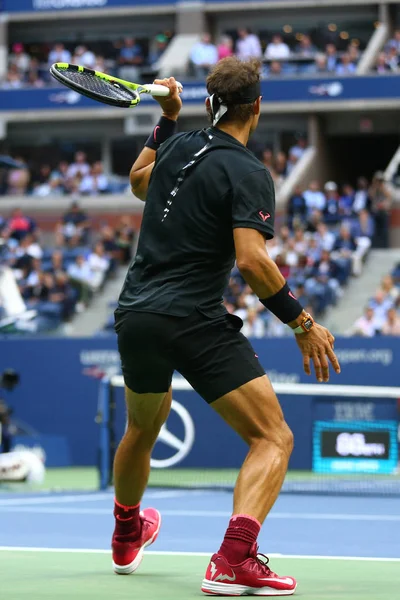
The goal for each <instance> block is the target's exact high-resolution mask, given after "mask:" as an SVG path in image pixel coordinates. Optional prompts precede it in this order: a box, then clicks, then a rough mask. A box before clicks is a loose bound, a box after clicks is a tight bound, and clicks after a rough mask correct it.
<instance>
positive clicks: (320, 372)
mask: <svg viewBox="0 0 400 600" xmlns="http://www.w3.org/2000/svg"><path fill="white" fill-rule="evenodd" d="M295 337H296V342H297V344H298V346H299V348H300V351H301V353H302V355H303V367H304V371H305V373H306V374H307V375H311V364H310V363H311V362H313V363H314V370H315V375H316V377H317V380H318V381H319V382H322V381H325V382H326V381H329V362H330V363H331V364H332V366H333V368H334V370H335V372H336V373H340V365H339V361H338V359H337V358H336V354H335V353H334V351H333V344H334V341H335V338H334V337H333V335H332V334H331V332H330V331H328V329H326V328H325V327H322V326H321V325H318V323H314V326H313V328H312V329H311V330H310V331H309V332H308V333H299V334H297V335H296V336H295Z"/></svg>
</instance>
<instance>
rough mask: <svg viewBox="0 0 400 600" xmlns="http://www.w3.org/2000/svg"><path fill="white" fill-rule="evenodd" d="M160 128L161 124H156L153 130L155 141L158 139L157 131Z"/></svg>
mask: <svg viewBox="0 0 400 600" xmlns="http://www.w3.org/2000/svg"><path fill="white" fill-rule="evenodd" d="M159 129H160V126H159V125H156V126H155V127H154V131H153V139H154V141H155V142H156V141H157V131H158V130H159Z"/></svg>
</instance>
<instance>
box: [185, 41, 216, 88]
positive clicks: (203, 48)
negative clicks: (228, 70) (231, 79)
mask: <svg viewBox="0 0 400 600" xmlns="http://www.w3.org/2000/svg"><path fill="white" fill-rule="evenodd" d="M190 60H191V63H192V65H193V67H194V69H195V74H196V76H197V77H200V76H205V75H207V74H208V72H209V70H210V68H211V67H212V66H213V65H215V64H216V63H217V62H218V50H217V47H216V46H215V44H213V43H212V42H211V36H210V35H209V34H208V33H203V35H202V36H201V41H200V42H197V44H195V45H194V46H193V48H192V51H191V53H190Z"/></svg>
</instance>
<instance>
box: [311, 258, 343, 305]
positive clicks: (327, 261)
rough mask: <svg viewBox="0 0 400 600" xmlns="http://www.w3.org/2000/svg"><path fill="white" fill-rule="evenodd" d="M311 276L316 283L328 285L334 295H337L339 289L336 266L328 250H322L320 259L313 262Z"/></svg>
mask: <svg viewBox="0 0 400 600" xmlns="http://www.w3.org/2000/svg"><path fill="white" fill-rule="evenodd" d="M312 274H313V276H314V277H315V279H316V280H317V281H318V282H320V283H323V284H325V285H328V286H329V287H330V288H331V289H332V290H333V292H334V294H335V295H336V294H337V293H338V291H339V287H340V285H339V281H338V277H339V271H338V265H337V263H336V262H335V261H334V260H333V259H332V256H331V254H330V252H329V251H328V250H322V252H321V258H320V259H319V260H317V261H315V264H314V266H313V270H312Z"/></svg>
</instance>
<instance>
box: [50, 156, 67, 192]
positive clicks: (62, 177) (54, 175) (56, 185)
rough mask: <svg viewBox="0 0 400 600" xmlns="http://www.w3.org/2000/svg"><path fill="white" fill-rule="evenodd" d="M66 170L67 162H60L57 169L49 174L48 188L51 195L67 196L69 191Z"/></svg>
mask: <svg viewBox="0 0 400 600" xmlns="http://www.w3.org/2000/svg"><path fill="white" fill-rule="evenodd" d="M68 168H69V165H68V163H67V161H65V160H62V161H61V162H60V163H59V164H58V167H57V168H56V169H54V171H52V172H51V175H50V187H51V192H52V193H53V194H67V193H68V192H70V191H71V187H70V183H69V180H68Z"/></svg>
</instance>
